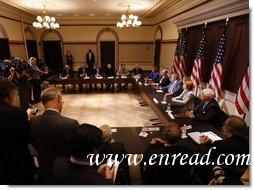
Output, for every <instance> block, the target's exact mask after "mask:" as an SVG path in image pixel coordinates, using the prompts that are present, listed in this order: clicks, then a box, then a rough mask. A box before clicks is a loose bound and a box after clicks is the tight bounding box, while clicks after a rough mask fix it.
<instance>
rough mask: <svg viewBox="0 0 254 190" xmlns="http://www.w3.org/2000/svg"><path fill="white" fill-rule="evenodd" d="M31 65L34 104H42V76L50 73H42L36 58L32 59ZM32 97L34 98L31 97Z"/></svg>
mask: <svg viewBox="0 0 254 190" xmlns="http://www.w3.org/2000/svg"><path fill="white" fill-rule="evenodd" d="M29 65H30V72H31V80H30V84H31V87H32V90H31V92H32V95H33V103H38V102H40V95H41V76H40V74H42V75H47V74H48V71H47V70H46V71H42V70H41V69H39V68H38V67H37V65H36V58H35V57H31V58H30V60H29ZM31 97H32V96H31Z"/></svg>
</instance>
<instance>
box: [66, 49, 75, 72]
mask: <svg viewBox="0 0 254 190" xmlns="http://www.w3.org/2000/svg"><path fill="white" fill-rule="evenodd" d="M65 62H66V65H69V66H70V68H71V69H72V70H73V56H72V55H71V52H70V51H67V52H66V56H65Z"/></svg>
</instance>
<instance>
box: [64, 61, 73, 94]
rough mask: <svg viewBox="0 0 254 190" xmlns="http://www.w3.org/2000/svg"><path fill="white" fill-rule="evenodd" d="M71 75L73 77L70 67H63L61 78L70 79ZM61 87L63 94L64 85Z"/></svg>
mask: <svg viewBox="0 0 254 190" xmlns="http://www.w3.org/2000/svg"><path fill="white" fill-rule="evenodd" d="M72 75H73V71H72V69H71V67H70V66H69V65H65V66H64V70H63V78H65V79H68V78H71V77H72ZM62 86H63V92H65V85H64V84H63V85H62ZM67 86H68V85H67ZM73 90H74V91H75V85H74V86H73Z"/></svg>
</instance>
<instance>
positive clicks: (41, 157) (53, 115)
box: [31, 88, 79, 184]
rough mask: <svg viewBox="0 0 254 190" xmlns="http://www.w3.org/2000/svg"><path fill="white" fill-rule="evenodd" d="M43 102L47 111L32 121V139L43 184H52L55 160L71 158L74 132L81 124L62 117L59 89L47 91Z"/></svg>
mask: <svg viewBox="0 0 254 190" xmlns="http://www.w3.org/2000/svg"><path fill="white" fill-rule="evenodd" d="M41 100H42V103H43V106H44V107H45V111H44V113H43V114H42V115H40V116H37V117H35V118H33V119H32V120H31V138H32V144H33V146H34V147H35V149H36V150H37V151H38V162H39V166H40V171H41V178H42V182H43V183H44V184H51V178H52V168H53V163H54V159H55V158H56V157H57V156H61V155H62V156H69V153H70V142H71V140H72V135H73V131H74V129H75V128H76V127H78V126H79V124H78V122H77V121H76V120H73V119H69V118H67V117H63V116H61V114H60V113H61V111H62V104H63V102H62V95H61V92H60V91H59V90H58V89H57V88H47V89H45V90H44V91H43V92H42V94H41Z"/></svg>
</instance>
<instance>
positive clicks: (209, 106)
mask: <svg viewBox="0 0 254 190" xmlns="http://www.w3.org/2000/svg"><path fill="white" fill-rule="evenodd" d="M214 96H215V94H214V91H213V89H210V88H207V89H204V90H203V91H202V95H201V102H200V103H199V104H197V105H196V107H195V108H194V111H190V112H187V113H186V115H187V116H188V117H190V118H194V120H197V121H201V122H205V123H210V124H212V125H213V126H214V127H216V128H217V129H219V130H220V128H221V126H222V124H223V120H222V119H221V115H220V114H221V113H222V111H221V109H220V106H219V104H218V103H217V101H216V100H215V99H214Z"/></svg>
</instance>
